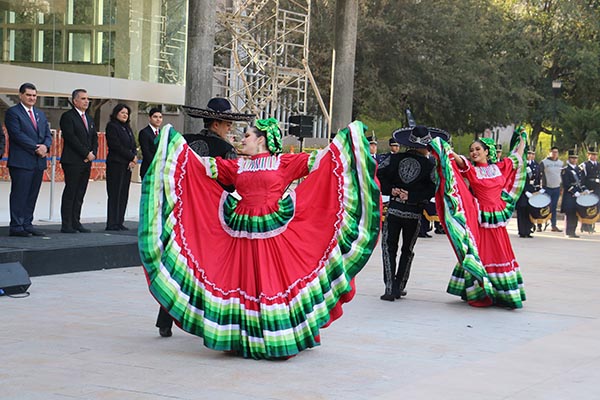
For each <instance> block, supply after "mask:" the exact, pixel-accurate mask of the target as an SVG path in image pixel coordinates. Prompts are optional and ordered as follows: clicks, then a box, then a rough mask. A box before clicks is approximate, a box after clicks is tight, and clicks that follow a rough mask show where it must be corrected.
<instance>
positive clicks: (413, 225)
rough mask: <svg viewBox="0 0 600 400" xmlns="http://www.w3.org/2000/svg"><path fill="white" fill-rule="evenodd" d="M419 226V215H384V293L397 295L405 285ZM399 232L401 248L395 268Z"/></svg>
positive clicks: (382, 242)
mask: <svg viewBox="0 0 600 400" xmlns="http://www.w3.org/2000/svg"><path fill="white" fill-rule="evenodd" d="M420 227H421V218H420V216H417V217H416V218H400V217H397V216H395V215H390V214H388V215H387V216H386V218H385V221H384V223H383V230H382V238H381V248H382V256H383V282H384V283H385V294H393V295H397V294H399V293H400V292H401V291H402V290H404V288H405V287H406V283H407V282H408V277H409V275H410V267H411V264H412V260H413V257H414V253H413V248H414V247H415V243H416V242H417V238H418V237H419V229H420ZM400 234H402V248H401V254H400V261H399V262H398V264H397V265H398V267H397V268H396V259H397V257H398V242H399V240H400Z"/></svg>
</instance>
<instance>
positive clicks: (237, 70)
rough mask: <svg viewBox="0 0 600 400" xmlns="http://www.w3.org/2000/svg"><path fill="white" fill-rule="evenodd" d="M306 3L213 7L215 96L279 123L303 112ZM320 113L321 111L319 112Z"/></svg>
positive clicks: (235, 2)
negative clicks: (215, 12) (214, 27)
mask: <svg viewBox="0 0 600 400" xmlns="http://www.w3.org/2000/svg"><path fill="white" fill-rule="evenodd" d="M310 9H311V0H228V1H225V2H220V3H219V5H218V8H217V32H216V35H215V81H216V87H215V89H216V90H215V92H216V93H217V94H218V95H221V96H226V97H228V98H229V99H230V100H231V102H232V104H233V105H234V107H235V108H236V109H237V110H238V111H241V112H252V113H255V114H257V115H258V116H267V115H268V116H273V117H276V118H277V119H279V120H280V121H282V122H285V121H287V117H288V116H289V115H292V114H306V113H307V112H308V104H307V100H308V95H309V90H310V88H311V86H312V88H313V90H315V94H316V97H317V99H319V100H318V101H319V102H320V103H321V104H322V101H320V96H319V94H318V90H316V85H315V84H314V79H313V78H312V75H311V73H310V69H309V67H308V55H309V52H308V45H309V29H310ZM322 109H324V108H323V107H322Z"/></svg>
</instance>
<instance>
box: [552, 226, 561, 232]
mask: <svg viewBox="0 0 600 400" xmlns="http://www.w3.org/2000/svg"><path fill="white" fill-rule="evenodd" d="M550 230H551V231H552V232H562V229H558V227H557V226H553V227H552V229H550Z"/></svg>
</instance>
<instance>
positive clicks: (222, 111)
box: [181, 97, 256, 122]
mask: <svg viewBox="0 0 600 400" xmlns="http://www.w3.org/2000/svg"><path fill="white" fill-rule="evenodd" d="M181 108H183V111H184V112H185V113H186V114H187V115H189V116H190V117H192V118H204V119H216V120H219V121H245V122H251V121H252V120H253V119H254V118H255V117H256V115H255V114H243V113H234V112H231V103H230V102H229V100H227V99H225V98H223V97H214V98H212V99H210V100H209V101H208V104H207V105H206V108H196V107H190V106H181Z"/></svg>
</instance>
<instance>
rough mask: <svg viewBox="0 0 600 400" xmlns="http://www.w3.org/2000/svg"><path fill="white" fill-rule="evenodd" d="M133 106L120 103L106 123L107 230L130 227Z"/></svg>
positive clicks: (134, 154)
mask: <svg viewBox="0 0 600 400" xmlns="http://www.w3.org/2000/svg"><path fill="white" fill-rule="evenodd" d="M130 114H131V109H130V108H129V107H128V106H127V105H126V104H122V103H119V104H117V105H116V106H115V108H113V111H112V113H111V114H110V121H109V122H108V124H107V125H106V143H107V145H108V155H107V156H106V191H107V193H108V216H107V220H106V230H107V231H123V230H127V227H125V226H124V225H123V223H124V222H125V210H126V209H127V200H128V198H129V184H130V182H131V171H132V170H133V168H134V167H135V165H136V163H137V148H136V144H135V138H134V136H133V131H132V130H131V127H130V126H129V117H130Z"/></svg>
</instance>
